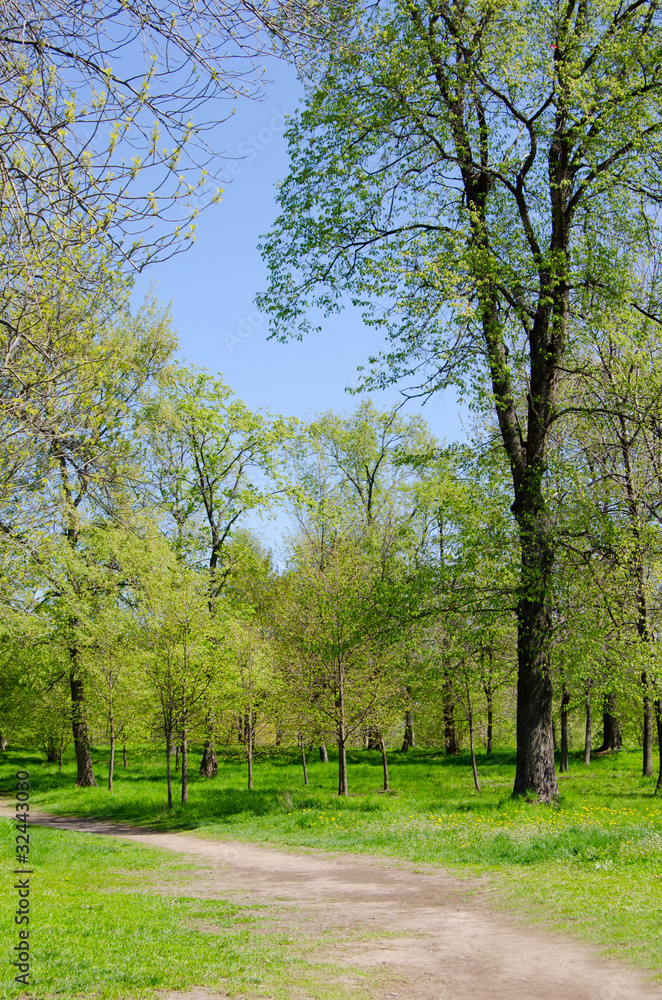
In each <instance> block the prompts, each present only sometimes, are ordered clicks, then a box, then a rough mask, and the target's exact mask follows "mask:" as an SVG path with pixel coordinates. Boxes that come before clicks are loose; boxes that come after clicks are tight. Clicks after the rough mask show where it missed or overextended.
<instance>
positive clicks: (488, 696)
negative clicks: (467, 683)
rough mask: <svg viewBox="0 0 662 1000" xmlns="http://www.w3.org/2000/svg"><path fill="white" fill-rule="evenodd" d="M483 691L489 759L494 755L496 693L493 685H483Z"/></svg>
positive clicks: (486, 748) (486, 747)
mask: <svg viewBox="0 0 662 1000" xmlns="http://www.w3.org/2000/svg"><path fill="white" fill-rule="evenodd" d="M483 690H484V691H485V700H486V702H487V740H486V743H485V753H486V754H487V756H488V757H489V756H490V754H491V753H492V734H493V720H494V692H493V691H492V684H491V683H487V684H485V685H483Z"/></svg>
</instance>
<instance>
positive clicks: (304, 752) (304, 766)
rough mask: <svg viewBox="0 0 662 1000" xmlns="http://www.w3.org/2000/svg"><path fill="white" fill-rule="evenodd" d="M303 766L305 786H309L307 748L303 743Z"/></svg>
mask: <svg viewBox="0 0 662 1000" xmlns="http://www.w3.org/2000/svg"><path fill="white" fill-rule="evenodd" d="M301 765H302V767H303V783H304V785H308V768H307V767H306V748H305V746H304V745H303V742H302V743H301Z"/></svg>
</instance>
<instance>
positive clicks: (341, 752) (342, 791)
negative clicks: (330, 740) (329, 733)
mask: <svg viewBox="0 0 662 1000" xmlns="http://www.w3.org/2000/svg"><path fill="white" fill-rule="evenodd" d="M342 728H344V727H339V728H338V795H344V796H345V798H346V797H347V795H348V794H349V792H348V788H347V755H346V753H345V736H344V734H342V735H341V733H342Z"/></svg>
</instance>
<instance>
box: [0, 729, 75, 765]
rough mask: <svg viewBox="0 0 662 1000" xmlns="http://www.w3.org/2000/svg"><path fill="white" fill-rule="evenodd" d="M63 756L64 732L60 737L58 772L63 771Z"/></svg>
mask: <svg viewBox="0 0 662 1000" xmlns="http://www.w3.org/2000/svg"><path fill="white" fill-rule="evenodd" d="M3 750H4V747H3ZM63 756H64V731H63V732H62V735H61V736H60V753H59V756H58V768H57V769H58V771H61V770H62V758H63Z"/></svg>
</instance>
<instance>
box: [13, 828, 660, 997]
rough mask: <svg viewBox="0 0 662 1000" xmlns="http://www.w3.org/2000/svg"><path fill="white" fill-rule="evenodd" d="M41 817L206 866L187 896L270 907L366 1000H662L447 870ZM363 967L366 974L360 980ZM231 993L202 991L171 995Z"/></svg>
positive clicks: (636, 978) (626, 973)
mask: <svg viewBox="0 0 662 1000" xmlns="http://www.w3.org/2000/svg"><path fill="white" fill-rule="evenodd" d="M32 822H33V823H38V824H42V825H46V826H52V827H56V828H59V829H63V830H70V831H78V832H84V833H98V834H107V835H111V836H114V837H122V838H125V839H128V840H133V841H137V842H138V843H141V844H146V845H148V846H150V847H157V848H162V849H164V850H169V851H177V852H179V853H182V854H186V855H189V856H191V857H195V858H197V859H198V862H199V863H201V864H202V866H203V867H202V868H201V869H200V870H199V872H198V873H195V876H194V877H192V881H191V882H190V883H188V884H187V885H186V886H185V887H184V889H181V890H180V891H185V892H186V895H199V896H200V897H204V898H214V897H219V898H224V899H230V900H234V901H235V902H237V903H241V904H244V905H246V904H247V903H248V904H251V903H252V904H257V903H264V902H269V904H270V907H269V914H270V919H271V918H273V920H274V921H276V922H277V923H278V924H279V925H280V926H283V927H287V928H288V931H289V932H291V934H292V937H293V939H294V940H297V939H298V936H299V934H300V935H302V936H303V939H304V940H307V941H310V940H311V939H315V938H317V940H318V945H319V947H318V949H317V950H316V951H315V954H314V960H315V961H319V962H325V961H327V962H331V963H333V964H335V965H336V966H337V965H341V966H344V967H345V968H346V970H347V975H346V976H343V977H342V981H343V982H344V983H345V984H346V985H347V986H352V985H356V987H357V1000H358V998H359V997H360V1000H386V998H390V997H400V998H403V1000H405V998H406V1000H662V989H661V988H659V987H656V986H652V985H650V984H649V983H647V982H646V981H645V979H644V978H643V977H642V976H640V975H639V974H638V973H636V972H635V971H633V970H631V969H629V968H627V967H625V966H622V965H618V964H617V963H615V962H610V961H608V960H605V959H603V958H601V957H600V956H599V955H598V954H597V952H595V951H593V950H591V949H590V948H588V947H585V946H583V945H581V944H578V943H576V942H575V941H573V940H571V939H568V938H564V937H561V936H558V937H550V936H548V935H543V933H542V932H539V931H535V930H531V929H530V928H528V927H523V926H521V925H518V924H517V922H516V921H515V920H514V919H512V918H509V917H507V916H505V915H504V914H502V913H495V912H490V909H489V886H488V885H487V884H485V885H481V886H478V887H477V889H476V891H475V892H474V891H472V893H471V894H468V892H467V888H468V887H467V883H466V881H460V880H458V879H454V878H453V877H451V876H450V875H448V874H446V873H445V872H444V871H443V870H440V869H438V868H433V867H429V868H428V869H426V870H425V871H422V870H421V866H420V865H419V866H414V865H412V864H409V863H404V862H403V863H399V862H389V861H383V860H379V859H375V858H365V857H361V856H355V855H331V854H320V853H306V854H295V853H291V852H289V851H285V850H277V849H275V848H271V847H265V846H262V845H257V844H249V843H237V842H230V841H223V840H209V839H202V838H200V837H195V836H192V835H189V834H182V833H158V832H153V831H149V830H142V829H139V828H136V827H131V826H127V825H125V824H113V823H102V822H99V821H95V820H81V819H71V818H65V817H51V816H45V815H38V814H33V816H32ZM325 938H326V941H325ZM357 969H362V970H364V971H365V972H367V973H368V976H367V978H364V977H361V976H358V977H357V976H356V972H355V970H357ZM353 970H354V971H353ZM221 996H222V997H225V994H224V993H223V994H218V993H214V992H213V991H212V992H210V991H209V990H205V989H199V990H193V991H190V992H185V993H182V992H179V993H172V994H168V995H167V996H164V1000H218V998H220V997H221ZM299 996H300V994H299ZM306 1000H315V996H314V994H310V996H309V997H306Z"/></svg>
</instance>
